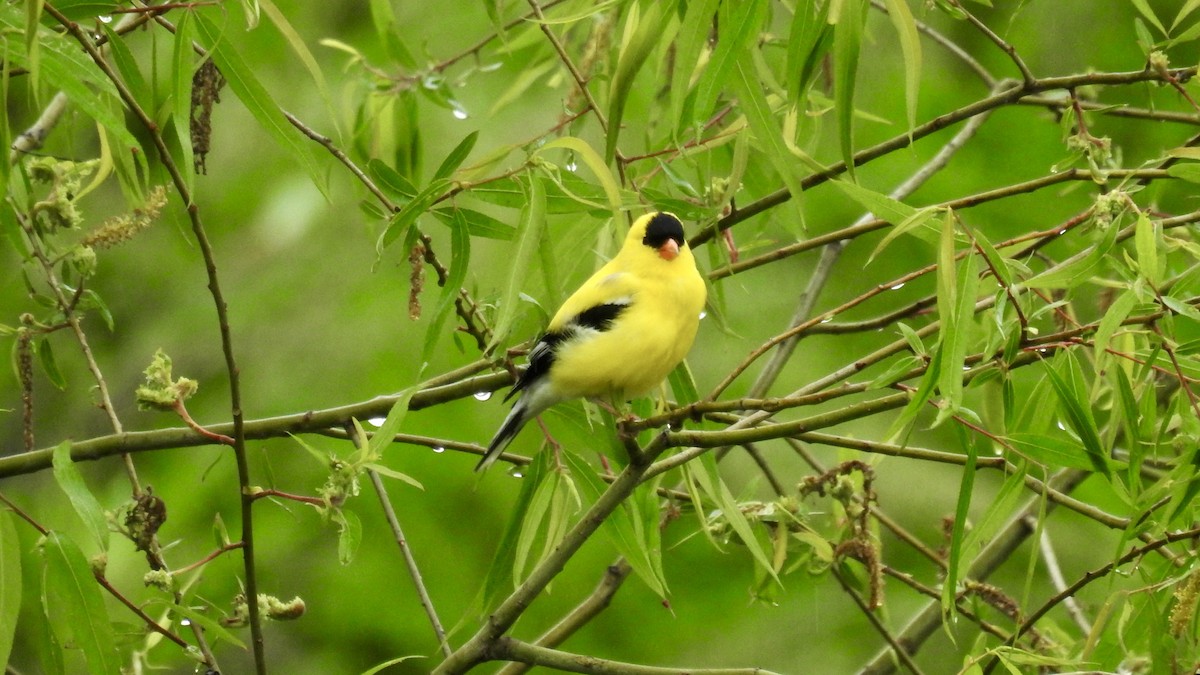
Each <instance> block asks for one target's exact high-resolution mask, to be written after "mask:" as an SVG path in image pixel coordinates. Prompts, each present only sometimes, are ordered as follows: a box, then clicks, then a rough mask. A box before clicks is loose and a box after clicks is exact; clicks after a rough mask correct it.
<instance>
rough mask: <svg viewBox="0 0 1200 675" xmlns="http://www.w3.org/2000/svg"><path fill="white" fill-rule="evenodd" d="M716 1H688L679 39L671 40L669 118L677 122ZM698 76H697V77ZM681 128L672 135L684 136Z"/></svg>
mask: <svg viewBox="0 0 1200 675" xmlns="http://www.w3.org/2000/svg"><path fill="white" fill-rule="evenodd" d="M718 6H719V0H696V1H695V2H689V3H688V5H687V11H686V12H685V13H684V15H683V23H682V24H681V25H680V27H679V38H678V39H677V40H676V41H675V67H674V68H673V69H672V71H671V89H670V92H669V94H670V98H671V117H670V119H671V120H672V121H673V122H675V123H679V122H680V121H681V120H682V119H683V105H684V101H686V100H687V97H688V93H689V92H690V91H692V79H693V76H695V75H696V68H697V65H698V63H699V61H700V54H701V53H702V52H703V50H704V48H705V46H706V45H707V44H708V36H709V32H710V28H711V27H712V22H713V17H714V15H715V14H716V13H717V7H718ZM697 79H698V78H697ZM684 135H685V134H684V130H683V129H682V128H677V129H676V136H677V137H682V136H684Z"/></svg>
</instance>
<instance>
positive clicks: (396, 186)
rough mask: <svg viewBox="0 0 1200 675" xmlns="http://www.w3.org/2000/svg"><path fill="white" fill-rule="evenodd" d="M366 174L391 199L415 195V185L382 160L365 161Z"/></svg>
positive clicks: (410, 197)
mask: <svg viewBox="0 0 1200 675" xmlns="http://www.w3.org/2000/svg"><path fill="white" fill-rule="evenodd" d="M367 175H368V176H370V177H371V180H373V181H374V182H375V185H376V186H378V187H379V188H380V189H382V190H383V191H384V192H386V193H388V196H390V197H392V198H393V199H412V198H413V197H416V196H417V192H418V190H417V186H415V185H413V184H412V182H411V181H409V180H408V179H407V178H405V177H404V176H402V175H401V174H400V172H398V171H396V170H395V169H393V168H392V167H390V166H388V165H387V163H386V162H384V161H383V160H380V159H375V158H372V159H371V161H369V162H367Z"/></svg>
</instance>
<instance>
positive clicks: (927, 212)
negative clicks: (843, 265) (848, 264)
mask: <svg viewBox="0 0 1200 675" xmlns="http://www.w3.org/2000/svg"><path fill="white" fill-rule="evenodd" d="M832 182H833V183H834V184H835V185H838V186H839V187H844V186H847V185H855V184H854V183H849V182H846V181H839V180H835V181H832ZM877 194H878V193H877ZM898 203H899V202H898ZM937 213H938V209H935V208H923V209H917V210H916V211H914V212H913V214H912V216H910V217H908V218H905V219H904V220H900V221H893V222H895V224H894V225H893V226H892V227H891V229H889V230H888V233H887V234H885V235H884V236H883V239H880V240H879V243H878V244H876V245H875V248H874V250H872V251H871V255H869V256H868V257H867V263H868V264H870V263H871V262H872V261H874V260H875V257H876V256H878V255H879V254H880V253H882V252H883V250H884V249H885V248H887V246H888V244H891V243H892V242H893V241H895V240H896V239H897V238H898V237H900V236H901V235H904V234H912V235H913V236H915V237H917V238H918V239H921V240H923V241H930V240H933V241H936V240H937V236H936V235H933V234H932V231H935V230H937V228H935V227H931V226H930V224H929V221H930V220H932V219H933V217H934V216H935V215H937Z"/></svg>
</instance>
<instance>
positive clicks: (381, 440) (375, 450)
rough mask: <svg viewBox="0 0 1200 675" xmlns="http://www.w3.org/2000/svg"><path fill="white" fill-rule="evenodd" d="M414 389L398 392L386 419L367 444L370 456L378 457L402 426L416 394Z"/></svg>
mask: <svg viewBox="0 0 1200 675" xmlns="http://www.w3.org/2000/svg"><path fill="white" fill-rule="evenodd" d="M416 391H417V389H416V387H409V388H407V389H405V390H404V391H402V392H400V395H399V397H397V398H396V402H395V403H393V404H392V409H391V410H389V411H388V414H387V417H386V418H384V420H383V424H381V425H379V428H378V429H376V430H375V433H373V434H372V435H371V439H370V440H369V441H368V442H367V447H368V449H369V450H370V454H371V455H372V456H376V457H378V456H379V455H382V454H383V449H384V448H386V447H387V446H388V445H390V444H391V442H392V439H393V438H395V437H396V434H397V433H398V432H399V431H400V428H401V427H402V426H403V425H404V418H405V417H406V416H407V415H408V404H409V402H410V401H411V400H412V397H413V394H414V393H416Z"/></svg>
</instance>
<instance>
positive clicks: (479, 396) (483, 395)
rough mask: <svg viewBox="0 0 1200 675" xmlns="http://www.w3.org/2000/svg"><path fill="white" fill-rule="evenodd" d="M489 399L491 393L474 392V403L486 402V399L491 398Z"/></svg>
mask: <svg viewBox="0 0 1200 675" xmlns="http://www.w3.org/2000/svg"><path fill="white" fill-rule="evenodd" d="M491 397H492V392H490V391H477V392H475V400H476V401H486V400H488V399H489V398H491Z"/></svg>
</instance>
